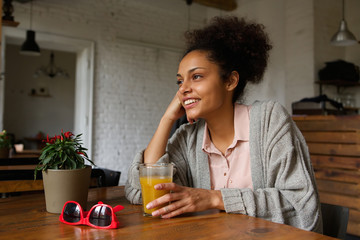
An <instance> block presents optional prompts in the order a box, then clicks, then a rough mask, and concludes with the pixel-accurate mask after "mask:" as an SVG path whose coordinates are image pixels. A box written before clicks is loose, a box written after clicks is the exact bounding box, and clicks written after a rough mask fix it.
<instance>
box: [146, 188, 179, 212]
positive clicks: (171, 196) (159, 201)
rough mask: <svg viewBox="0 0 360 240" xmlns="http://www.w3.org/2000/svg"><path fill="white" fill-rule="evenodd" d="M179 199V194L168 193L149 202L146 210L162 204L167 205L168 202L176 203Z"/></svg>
mask: <svg viewBox="0 0 360 240" xmlns="http://www.w3.org/2000/svg"><path fill="white" fill-rule="evenodd" d="M179 199H181V194H180V193H176V192H175V193H168V194H165V195H164V196H162V197H159V198H157V199H155V200H154V201H151V202H149V203H148V204H147V205H146V208H147V209H152V208H156V207H159V206H162V205H164V204H168V203H169V202H174V201H177V200H179Z"/></svg>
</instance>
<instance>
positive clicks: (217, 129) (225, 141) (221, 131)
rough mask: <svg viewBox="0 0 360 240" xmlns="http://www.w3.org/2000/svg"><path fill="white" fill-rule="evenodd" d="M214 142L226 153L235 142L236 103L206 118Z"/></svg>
mask: <svg viewBox="0 0 360 240" xmlns="http://www.w3.org/2000/svg"><path fill="white" fill-rule="evenodd" d="M205 120H206V123H207V126H208V130H209V135H210V138H211V141H212V143H213V144H214V145H215V146H216V148H217V149H219V150H220V151H221V152H222V153H223V154H225V151H226V149H227V148H228V147H229V146H230V144H231V143H232V142H233V139H234V134H235V127H234V105H233V104H231V106H228V107H226V108H222V109H221V113H220V112H218V113H216V115H215V116H214V117H212V118H208V119H205Z"/></svg>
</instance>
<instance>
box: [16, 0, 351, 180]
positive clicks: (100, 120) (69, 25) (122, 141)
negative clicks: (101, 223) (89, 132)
mask: <svg viewBox="0 0 360 240" xmlns="http://www.w3.org/2000/svg"><path fill="white" fill-rule="evenodd" d="M313 1H315V0H306V1H302V0H301V1H299V0H271V1H269V0H238V9H237V10H236V11H234V12H233V14H237V15H240V16H244V15H245V16H248V18H250V19H256V20H258V21H260V22H262V23H264V24H265V26H266V27H267V29H268V31H269V33H270V37H271V39H272V41H273V43H274V49H273V51H272V52H271V58H270V64H269V68H268V71H267V73H266V75H265V81H264V82H263V83H262V84H261V85H260V86H258V87H256V88H254V89H256V90H255V91H254V90H253V89H251V91H250V94H249V95H248V99H249V101H250V102H251V101H252V100H254V99H258V98H261V99H269V98H271V99H275V100H278V101H280V102H281V103H282V104H284V105H286V106H287V108H288V110H290V108H289V106H290V103H291V101H293V100H297V99H299V98H300V97H306V96H312V95H314V91H313V87H314V85H313V81H314V75H315V73H314V56H313V52H312V51H313V50H314V49H313V45H314V41H312V40H311V37H313V35H312V32H313V30H312V29H313V22H314V21H313V20H312V19H313V17H312V15H313V9H314V7H313ZM316 1H318V0H316ZM324 1H327V0H322V2H323V3H324ZM332 1H334V0H332ZM354 1H355V0H352V2H354ZM324 4H325V3H324ZM13 5H14V9H15V12H14V16H15V19H16V21H19V22H20V23H21V24H20V25H19V28H22V29H27V28H29V4H21V3H18V2H14V3H13ZM187 10H188V7H187V6H186V4H185V1H181V0H151V1H150V0H102V1H99V0H62V1H58V0H37V1H34V5H33V14H34V17H33V28H34V29H35V30H36V31H40V32H47V33H53V34H60V35H65V36H70V37H74V38H80V39H89V40H92V41H95V44H96V53H95V79H94V125H93V128H94V131H93V146H92V147H93V160H94V161H95V163H96V164H97V165H98V166H100V167H106V168H111V169H115V170H119V171H121V172H122V176H121V184H124V183H125V180H126V177H127V176H126V175H127V172H126V170H127V168H128V166H129V163H130V162H131V160H132V159H133V156H134V154H135V153H136V151H138V150H140V149H142V148H144V147H145V146H146V145H147V143H148V141H149V139H150V138H151V136H152V134H153V132H154V130H155V128H156V126H157V124H158V120H159V119H160V117H161V115H162V113H163V112H164V110H165V108H166V106H167V104H168V102H169V101H170V100H171V98H172V96H173V94H174V93H175V91H176V85H175V74H176V70H177V63H178V61H179V57H180V56H181V54H180V53H179V52H178V51H177V50H175V51H172V50H165V49H164V48H163V47H172V48H175V49H181V48H182V46H183V39H182V33H183V32H184V30H186V28H187ZM289 13H291V14H289ZM215 14H216V15H225V14H227V13H225V12H221V11H218V10H213V9H209V8H207V7H203V6H200V5H198V4H193V5H192V7H191V23H190V25H191V27H197V26H201V25H202V24H204V23H205V22H206V21H207V18H210V17H212V16H213V15H215ZM288 18H290V19H288ZM294 29H296V31H294ZM307 37H309V38H310V39H309V40H308V41H307V42H303V40H304V39H307ZM124 40H127V41H124ZM292 40H295V42H294V41H292ZM131 41H133V42H134V43H133V44H128V43H127V42H131ZM141 43H151V44H154V45H158V46H159V47H156V46H155V47H151V46H149V45H146V44H145V45H142V44H141ZM302 48H304V50H302ZM294 88H296V90H295V91H293V89H294ZM259 93H260V94H259Z"/></svg>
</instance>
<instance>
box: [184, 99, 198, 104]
mask: <svg viewBox="0 0 360 240" xmlns="http://www.w3.org/2000/svg"><path fill="white" fill-rule="evenodd" d="M198 101H199V100H195V99H188V100H186V101H185V102H184V104H185V105H189V104H191V103H194V102H198Z"/></svg>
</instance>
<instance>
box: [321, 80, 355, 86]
mask: <svg viewBox="0 0 360 240" xmlns="http://www.w3.org/2000/svg"><path fill="white" fill-rule="evenodd" d="M315 83H317V84H322V85H334V86H338V87H342V86H343V87H350V86H360V82H353V81H345V80H341V79H334V80H327V81H316V82H315Z"/></svg>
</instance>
